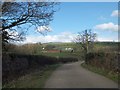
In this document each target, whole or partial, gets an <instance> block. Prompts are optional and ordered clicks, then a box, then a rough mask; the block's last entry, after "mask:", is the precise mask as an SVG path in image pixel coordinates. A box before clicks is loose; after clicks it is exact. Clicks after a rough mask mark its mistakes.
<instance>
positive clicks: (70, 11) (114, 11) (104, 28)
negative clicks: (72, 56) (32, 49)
mask: <svg viewBox="0 0 120 90" xmlns="http://www.w3.org/2000/svg"><path fill="white" fill-rule="evenodd" d="M59 7H60V10H59V11H57V12H56V13H55V14H54V20H53V21H52V22H51V23H50V25H49V26H43V27H38V29H37V30H38V31H44V29H47V30H48V32H47V35H45V36H44V35H41V34H39V33H36V32H37V31H36V32H32V28H31V30H29V31H28V34H27V36H26V40H25V41H24V43H36V42H42V43H45V42H71V41H72V40H73V39H74V37H75V36H76V35H77V33H78V32H82V31H84V30H85V29H92V30H93V32H95V33H97V40H98V41H117V40H118V3H117V2H62V3H61V4H60V6H59Z"/></svg>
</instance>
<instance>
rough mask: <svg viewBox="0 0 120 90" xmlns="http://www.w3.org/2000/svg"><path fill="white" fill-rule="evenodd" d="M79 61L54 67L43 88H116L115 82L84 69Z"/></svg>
mask: <svg viewBox="0 0 120 90" xmlns="http://www.w3.org/2000/svg"><path fill="white" fill-rule="evenodd" d="M80 63H82V62H75V63H69V64H64V65H62V66H61V67H59V68H58V69H56V70H55V71H54V72H53V74H52V75H51V76H50V78H49V79H48V80H47V82H46V84H45V88H118V84H117V83H115V82H113V81H112V80H110V79H108V78H105V77H104V76H101V75H98V74H96V73H93V72H91V71H88V70H86V69H84V68H83V67H81V66H80Z"/></svg>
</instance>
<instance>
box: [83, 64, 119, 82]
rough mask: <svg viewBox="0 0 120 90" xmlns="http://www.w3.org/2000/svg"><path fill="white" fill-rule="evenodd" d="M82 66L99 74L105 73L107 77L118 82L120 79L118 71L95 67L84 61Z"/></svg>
mask: <svg viewBox="0 0 120 90" xmlns="http://www.w3.org/2000/svg"><path fill="white" fill-rule="evenodd" d="M81 66H82V67H84V68H86V69H87V70H90V71H92V72H95V73H97V74H100V75H103V76H105V77H107V78H109V79H111V80H113V81H115V82H117V83H118V79H120V78H118V74H117V73H113V72H109V71H107V70H105V69H102V68H97V67H93V66H91V65H86V64H85V63H83V64H82V65H81Z"/></svg>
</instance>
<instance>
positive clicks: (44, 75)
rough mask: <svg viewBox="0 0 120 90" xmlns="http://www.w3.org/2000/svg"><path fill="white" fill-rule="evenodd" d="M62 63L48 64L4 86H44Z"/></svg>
mask: <svg viewBox="0 0 120 90" xmlns="http://www.w3.org/2000/svg"><path fill="white" fill-rule="evenodd" d="M59 66H60V64H55V65H48V66H46V67H44V68H42V69H40V70H36V71H34V72H31V73H30V74H27V75H25V76H22V77H20V78H19V79H18V80H15V81H12V82H10V83H8V84H6V85H5V86H4V87H3V88H43V87H44V85H45V82H46V80H47V79H48V78H49V76H50V75H51V74H52V72H53V71H54V70H55V69H56V68H57V67H59Z"/></svg>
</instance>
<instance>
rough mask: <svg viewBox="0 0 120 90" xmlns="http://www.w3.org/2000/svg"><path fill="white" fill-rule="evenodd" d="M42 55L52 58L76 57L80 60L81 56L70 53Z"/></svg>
mask: <svg viewBox="0 0 120 90" xmlns="http://www.w3.org/2000/svg"><path fill="white" fill-rule="evenodd" d="M41 55H45V56H51V57H57V58H59V57H74V58H79V54H78V53H68V52H62V53H59V52H57V53H49V52H48V53H47V52H46V53H41Z"/></svg>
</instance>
